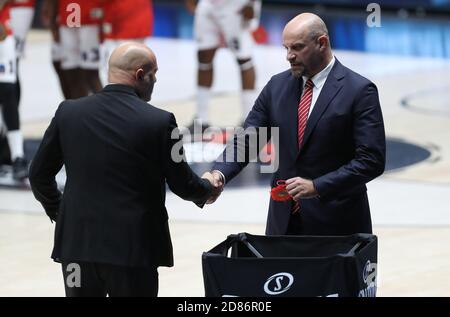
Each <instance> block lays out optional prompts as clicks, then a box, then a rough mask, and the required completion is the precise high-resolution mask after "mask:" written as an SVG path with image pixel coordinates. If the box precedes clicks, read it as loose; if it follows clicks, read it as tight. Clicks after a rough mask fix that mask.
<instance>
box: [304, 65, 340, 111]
mask: <svg viewBox="0 0 450 317" xmlns="http://www.w3.org/2000/svg"><path fill="white" fill-rule="evenodd" d="M335 61H336V58H335V57H334V56H333V58H332V60H331V62H330V63H329V64H328V65H327V67H325V68H324V69H322V71H320V73H317V74H316V75H314V77H312V78H311V80H312V82H313V84H314V87H313V95H312V103H311V108H309V114H308V118H309V116H310V115H311V112H312V111H313V109H314V105H315V104H316V101H317V99H318V98H319V96H320V92H321V91H322V88H323V85H325V82H326V81H327V78H328V75H329V74H330V72H331V69H332V68H333V66H334V63H335ZM302 78H303V88H305V84H306V82H307V81H308V79H309V78H308V77H305V76H303V77H302ZM304 92H305V90H304V89H303V93H304ZM302 96H303V94H302Z"/></svg>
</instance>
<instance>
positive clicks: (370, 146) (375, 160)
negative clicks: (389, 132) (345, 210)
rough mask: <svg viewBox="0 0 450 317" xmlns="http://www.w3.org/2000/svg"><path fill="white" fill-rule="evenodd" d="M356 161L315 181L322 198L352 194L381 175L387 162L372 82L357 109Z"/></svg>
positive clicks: (364, 90)
mask: <svg viewBox="0 0 450 317" xmlns="http://www.w3.org/2000/svg"><path fill="white" fill-rule="evenodd" d="M353 109H354V110H353V118H354V119H353V140H352V142H353V143H354V145H355V155H354V158H353V159H352V160H351V161H350V162H349V163H348V164H346V165H344V166H342V167H341V168H339V169H338V170H336V171H333V172H330V173H328V174H326V175H324V176H322V177H319V178H317V179H315V180H313V182H314V186H315V187H316V190H317V191H318V193H319V195H320V197H321V199H323V200H332V199H333V198H334V197H336V196H338V195H339V196H342V195H345V194H351V193H352V192H353V191H355V189H357V188H358V187H361V186H363V185H364V184H366V183H368V182H370V181H371V180H373V179H374V178H376V177H377V176H379V175H381V174H382V173H383V172H384V169H385V163H386V137H385V131H384V123H383V115H382V112H381V107H380V102H379V98H378V91H377V88H376V86H375V85H374V84H372V83H370V84H369V85H367V86H365V87H364V89H362V91H361V93H360V95H359V96H358V97H357V98H356V99H355V104H354V108H353Z"/></svg>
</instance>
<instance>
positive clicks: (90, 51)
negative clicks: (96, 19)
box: [79, 25, 102, 93]
mask: <svg viewBox="0 0 450 317" xmlns="http://www.w3.org/2000/svg"><path fill="white" fill-rule="evenodd" d="M79 31H80V40H81V41H80V48H81V68H82V69H83V73H84V78H85V83H86V84H87V87H88V89H89V92H91V93H96V92H99V91H100V90H102V84H101V81H100V75H99V65H100V27H99V25H84V26H82V27H81V28H80V30H79Z"/></svg>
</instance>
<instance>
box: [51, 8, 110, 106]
mask: <svg viewBox="0 0 450 317" xmlns="http://www.w3.org/2000/svg"><path fill="white" fill-rule="evenodd" d="M99 2H100V1H99V0H76V1H74V0H59V1H55V3H54V5H56V6H57V7H58V8H57V10H58V11H57V12H58V22H59V37H60V45H61V54H62V62H61V68H62V69H63V70H64V71H65V72H66V76H65V77H66V79H67V81H68V84H69V86H70V96H69V98H70V99H76V98H80V97H84V96H87V95H88V94H89V93H94V92H98V91H100V90H101V89H102V85H101V83H100V78H99V74H98V68H99V60H100V58H99V46H100V18H101V10H100V5H99ZM74 5H75V6H74ZM77 6H78V7H77ZM77 13H79V14H80V26H77V25H74V22H76V21H77V16H76V15H77Z"/></svg>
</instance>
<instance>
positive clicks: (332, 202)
mask: <svg viewBox="0 0 450 317" xmlns="http://www.w3.org/2000/svg"><path fill="white" fill-rule="evenodd" d="M301 93H302V80H301V79H296V78H295V77H294V76H292V74H291V72H290V71H285V72H283V73H280V74H278V75H275V76H273V77H272V79H271V80H270V81H269V83H268V84H267V85H266V86H265V87H264V89H263V90H262V92H261V94H260V96H259V97H258V99H257V100H256V103H255V105H254V107H253V109H252V111H251V112H250V114H249V115H248V117H247V119H246V121H245V127H246V128H247V127H249V126H250V127H279V128H280V130H279V134H280V140H279V146H278V150H279V169H278V171H277V172H275V173H274V175H273V180H272V186H273V187H274V186H275V183H276V181H277V180H286V179H289V178H292V177H297V176H300V177H302V178H306V179H311V180H313V182H314V185H315V187H316V189H317V191H318V192H319V194H320V198H314V199H308V200H306V199H305V200H301V202H300V206H301V213H300V218H301V223H302V227H303V230H302V231H303V232H299V234H309V235H345V234H352V233H357V232H361V233H364V232H365V233H371V231H372V224H371V217H370V210H369V203H368V199H367V194H366V190H367V189H366V185H365V184H366V183H367V182H369V181H371V180H372V179H374V178H375V177H377V176H379V175H380V174H382V173H383V171H384V168H385V151H386V141H385V132H384V124H383V117H382V113H381V108H380V103H379V98H378V92H377V88H376V86H375V85H374V84H373V83H372V82H370V81H369V80H367V79H366V78H364V77H362V76H360V75H358V74H357V73H355V72H353V71H351V70H350V69H348V68H346V67H344V66H343V65H342V64H341V63H339V61H337V60H336V63H335V65H334V66H333V68H332V70H331V72H330V74H329V76H328V78H327V81H326V82H325V85H324V86H323V88H322V91H321V94H320V96H319V98H318V100H317V102H316V104H315V106H314V109H313V111H312V113H311V115H310V117H309V119H308V123H307V127H306V130H305V135H304V141H303V146H302V148H301V150H300V151H299V147H298V142H297V126H298V122H297V111H298V110H297V109H298V104H299V101H300V97H301ZM239 144H242V142H240V143H239ZM230 146H234V147H235V150H234V151H235V153H237V152H239V150H238V145H237V142H236V140H235V142H234V144H233V145H230ZM246 146H247V147H248V144H247V143H246ZM225 153H226V152H224V154H223V157H222V158H221V160H224V162H225V163H220V162H216V164H215V166H214V169H218V170H220V171H221V172H222V173H223V174H224V175H225V177H226V180H227V182H229V181H230V180H231V179H232V178H233V177H235V176H236V175H237V174H238V173H239V172H240V171H241V170H242V169H243V168H244V167H245V166H246V164H247V162H243V163H236V162H235V161H234V160H233V158H226V154H225ZM227 160H231V162H227ZM291 208H292V204H291V203H289V202H275V201H271V202H270V207H269V214H268V220H267V227H266V233H267V234H270V235H283V234H285V233H286V229H287V226H288V222H289V218H290V214H291Z"/></svg>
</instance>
